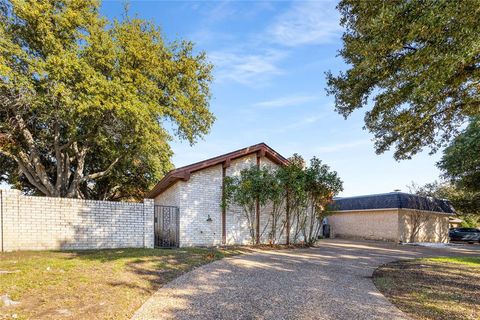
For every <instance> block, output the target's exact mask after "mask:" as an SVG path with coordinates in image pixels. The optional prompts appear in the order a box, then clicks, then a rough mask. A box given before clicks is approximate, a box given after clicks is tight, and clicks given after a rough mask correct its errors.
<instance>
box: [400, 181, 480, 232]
mask: <svg viewBox="0 0 480 320" xmlns="http://www.w3.org/2000/svg"><path fill="white" fill-rule="evenodd" d="M408 188H409V190H410V192H411V193H415V194H418V195H421V196H426V197H434V198H438V199H447V200H449V201H450V202H451V203H452V205H453V207H454V208H455V210H456V211H457V214H458V215H459V216H460V217H461V218H462V219H463V220H464V221H466V223H467V224H470V222H471V223H472V224H474V225H476V224H477V223H479V222H480V221H479V218H480V193H479V192H470V191H465V190H464V189H460V188H458V187H457V186H455V185H453V184H451V183H449V182H437V181H435V182H433V183H427V184H425V185H423V186H419V185H417V184H415V183H412V185H411V186H408ZM469 221H470V222H469Z"/></svg>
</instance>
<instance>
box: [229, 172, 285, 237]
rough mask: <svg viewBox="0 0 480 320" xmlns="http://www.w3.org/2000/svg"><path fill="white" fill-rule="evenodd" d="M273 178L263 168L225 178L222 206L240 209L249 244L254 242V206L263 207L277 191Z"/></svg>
mask: <svg viewBox="0 0 480 320" xmlns="http://www.w3.org/2000/svg"><path fill="white" fill-rule="evenodd" d="M273 180H274V176H273V175H272V174H271V173H270V171H269V170H267V169H265V168H258V167H256V166H253V167H250V168H247V169H243V170H242V171H241V172H240V175H238V176H233V177H225V182H224V200H223V205H224V206H228V204H236V205H239V206H240V207H242V209H243V212H244V214H245V217H246V218H247V222H248V226H249V231H250V237H251V239H250V240H251V243H252V244H254V243H255V242H256V236H257V234H256V219H255V217H256V204H257V201H258V203H259V204H260V206H265V205H266V204H267V202H268V201H269V200H270V199H272V198H274V197H275V196H276V194H275V192H277V191H278V189H277V187H276V186H275V184H274V183H272V182H273Z"/></svg>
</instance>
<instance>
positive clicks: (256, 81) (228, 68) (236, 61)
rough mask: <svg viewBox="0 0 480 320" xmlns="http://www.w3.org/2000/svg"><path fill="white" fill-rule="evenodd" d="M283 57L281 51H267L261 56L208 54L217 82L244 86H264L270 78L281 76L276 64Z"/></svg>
mask: <svg viewBox="0 0 480 320" xmlns="http://www.w3.org/2000/svg"><path fill="white" fill-rule="evenodd" d="M284 57H285V54H284V53H283V52H281V51H276V50H269V51H267V52H265V53H263V54H240V53H234V52H224V51H217V52H212V53H210V54H209V58H210V59H211V60H212V62H213V64H214V65H215V68H216V78H217V80H219V81H223V80H232V81H235V82H239V83H241V84H244V85H250V86H256V85H265V84H267V83H268V82H269V80H270V79H271V77H272V76H275V75H280V74H282V73H283V72H282V70H281V69H280V68H279V67H278V66H277V63H278V62H279V61H280V60H282V59H283V58H284Z"/></svg>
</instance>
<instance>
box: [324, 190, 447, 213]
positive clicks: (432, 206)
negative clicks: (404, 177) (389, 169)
mask: <svg viewBox="0 0 480 320" xmlns="http://www.w3.org/2000/svg"><path fill="white" fill-rule="evenodd" d="M391 208H398V209H417V210H424V211H432V212H441V213H447V214H455V208H453V206H452V204H451V203H450V201H448V200H443V199H436V198H432V197H422V196H419V195H416V194H409V193H403V192H390V193H382V194H372V195H366V196H358V197H348V198H335V199H334V203H333V205H332V209H333V210H335V211H345V210H369V209H391Z"/></svg>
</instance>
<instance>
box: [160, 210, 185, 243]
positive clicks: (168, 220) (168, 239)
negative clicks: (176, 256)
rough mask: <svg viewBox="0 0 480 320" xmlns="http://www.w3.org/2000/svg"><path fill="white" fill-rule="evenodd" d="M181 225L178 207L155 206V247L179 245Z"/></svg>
mask: <svg viewBox="0 0 480 320" xmlns="http://www.w3.org/2000/svg"><path fill="white" fill-rule="evenodd" d="M179 226H180V215H179V209H178V207H171V206H155V247H162V248H174V247H178V241H179V239H178V237H179Z"/></svg>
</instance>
